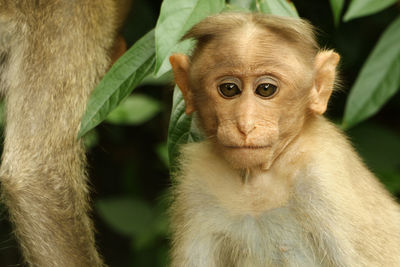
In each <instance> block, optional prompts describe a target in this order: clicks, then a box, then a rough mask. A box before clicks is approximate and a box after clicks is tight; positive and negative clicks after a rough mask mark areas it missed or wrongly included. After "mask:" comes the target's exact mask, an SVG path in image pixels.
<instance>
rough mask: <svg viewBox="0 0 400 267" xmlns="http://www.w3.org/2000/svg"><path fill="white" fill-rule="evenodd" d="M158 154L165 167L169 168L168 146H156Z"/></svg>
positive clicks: (163, 144)
mask: <svg viewBox="0 0 400 267" xmlns="http://www.w3.org/2000/svg"><path fill="white" fill-rule="evenodd" d="M156 153H157V155H158V157H159V158H160V160H161V161H162V162H163V163H164V165H165V166H166V167H167V168H168V167H169V155H168V146H167V144H166V143H162V144H158V145H157V146H156Z"/></svg>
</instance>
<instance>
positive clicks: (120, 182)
mask: <svg viewBox="0 0 400 267" xmlns="http://www.w3.org/2000/svg"><path fill="white" fill-rule="evenodd" d="M293 3H294V4H295V6H296V8H297V10H298V12H299V14H300V16H301V17H303V18H306V19H308V20H309V21H311V22H312V24H314V25H315V26H316V27H317V28H318V29H319V30H320V31H319V43H320V45H321V47H325V48H333V49H335V50H336V51H338V52H339V54H340V55H341V63H340V72H341V77H342V80H343V84H344V86H343V90H342V91H340V92H338V93H336V94H335V95H334V96H333V97H332V99H331V102H330V107H329V110H328V113H327V116H328V117H329V118H331V119H332V120H333V121H335V122H337V123H340V122H341V119H342V116H343V111H344V106H345V102H346V98H347V95H348V93H349V89H350V88H351V85H352V84H353V82H354V80H355V79H356V77H357V75H358V73H359V70H360V68H361V66H362V64H363V62H365V60H366V58H367V56H368V54H369V53H370V52H371V50H372V48H373V47H374V45H375V44H376V41H377V40H378V38H379V37H380V35H381V34H382V32H383V30H384V29H385V28H386V27H387V25H388V24H389V23H390V22H392V21H393V20H394V18H395V17H396V16H397V15H398V14H399V8H398V7H396V6H393V7H391V8H389V9H386V10H384V11H382V12H379V13H377V14H374V15H372V16H367V17H363V18H360V19H354V20H352V21H350V22H347V23H343V22H342V23H341V24H340V25H339V26H338V27H335V26H334V24H333V18H332V13H331V9H330V5H329V1H321V0H313V1H310V0H293ZM160 5H161V1H160V0H152V1H150V0H134V3H133V8H132V11H131V14H130V16H129V19H128V21H127V23H126V26H125V28H124V36H125V38H126V40H127V43H128V45H129V46H130V45H132V44H133V43H134V42H135V41H136V40H137V39H138V38H140V37H141V36H142V35H143V34H145V33H146V32H147V31H148V30H150V29H152V28H153V27H154V26H155V24H156V21H157V17H158V14H159V11H160ZM399 45H400V44H399ZM172 89H173V85H172V83H170V84H168V83H167V84H162V85H157V84H152V85H149V84H148V85H144V86H141V87H139V88H137V89H136V90H135V91H134V92H133V94H145V95H147V96H150V97H152V98H153V99H155V100H157V103H158V105H159V110H158V111H157V112H154V114H153V115H152V116H150V117H149V118H148V119H146V121H145V122H143V123H139V124H137V123H135V124H134V125H125V124H111V123H106V122H105V123H102V124H101V125H100V126H98V127H97V128H96V130H95V131H93V132H92V133H91V134H90V136H91V138H87V142H88V162H89V167H88V170H89V175H90V182H91V187H92V199H93V206H94V211H93V218H94V221H95V226H96V229H97V235H96V239H97V243H98V246H99V248H100V252H101V254H102V255H103V256H104V258H105V261H106V263H107V264H108V265H110V266H116V267H118V266H165V265H166V264H167V251H168V239H167V225H166V216H165V214H164V213H163V211H165V206H166V204H165V201H164V200H163V199H164V197H163V196H164V195H165V193H166V192H167V188H168V186H169V183H170V180H169V176H168V166H167V164H166V158H165V142H166V138H167V130H168V123H169V114H170V109H171V100H172ZM399 116H400V95H399V93H397V94H396V95H395V96H394V97H393V98H392V99H391V100H390V101H389V102H388V103H387V104H386V105H385V106H384V107H383V109H382V110H381V111H380V112H379V113H378V114H377V115H375V116H374V117H372V118H371V119H369V120H367V121H365V122H363V123H361V124H359V125H357V126H356V127H354V128H352V129H350V130H349V131H348V134H349V135H350V138H351V141H352V142H353V143H354V145H355V146H356V148H357V150H358V151H359V152H360V154H361V155H362V156H363V158H364V159H365V161H366V163H367V164H368V165H369V166H370V168H371V169H372V170H373V171H374V172H375V173H376V174H377V175H378V176H379V178H380V179H381V180H382V181H383V182H384V183H385V185H386V186H387V188H388V189H389V190H390V191H391V192H392V193H393V194H394V195H395V196H396V197H399V196H400V152H399V151H400V119H399ZM2 210H3V212H2V216H1V217H2V220H1V221H0V266H20V264H21V262H22V260H21V255H20V253H19V251H18V246H17V244H16V242H15V240H14V238H13V235H12V230H11V227H10V224H9V222H8V221H7V213H6V211H5V210H4V208H3V209H2ZM110 216H111V220H110ZM112 218H114V219H115V220H114V221H113V219H112ZM146 220H147V221H146ZM155 222H156V223H155ZM129 225H132V228H135V227H136V228H135V229H139V230H137V231H135V230H130V229H129V227H130V226H129ZM124 227H125V228H124ZM124 229H125V230H124ZM146 229H148V230H146ZM146 231H147V232H146ZM144 233H145V234H144Z"/></svg>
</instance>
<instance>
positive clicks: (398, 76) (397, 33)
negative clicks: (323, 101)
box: [342, 17, 400, 128]
mask: <svg viewBox="0 0 400 267" xmlns="http://www.w3.org/2000/svg"><path fill="white" fill-rule="evenodd" d="M399 44H400V17H398V18H397V19H396V20H395V21H394V22H392V24H391V25H389V27H388V28H387V29H386V31H385V32H384V33H383V34H382V36H381V38H380V39H379V41H378V43H377V45H376V46H375V48H374V49H373V51H372V53H371V54H370V55H369V57H368V59H367V61H366V62H365V64H364V66H363V67H362V69H361V71H360V74H359V75H358V77H357V80H356V81H355V83H354V86H353V88H352V89H351V92H350V95H349V97H348V98H347V103H346V108H345V113H344V119H343V124H342V126H343V128H348V127H351V126H353V125H355V124H356V123H358V122H360V121H362V120H365V119H366V118H368V117H370V116H372V115H374V114H375V113H376V112H378V110H379V109H380V108H381V107H382V106H383V105H384V104H385V102H386V101H387V100H388V99H389V98H390V97H391V96H393V95H394V94H395V93H396V91H397V90H398V89H399V87H400V45H399Z"/></svg>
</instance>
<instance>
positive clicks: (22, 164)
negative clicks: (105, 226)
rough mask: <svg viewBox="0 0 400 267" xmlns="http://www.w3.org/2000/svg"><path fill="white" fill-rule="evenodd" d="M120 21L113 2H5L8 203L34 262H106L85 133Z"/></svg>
mask: <svg viewBox="0 0 400 267" xmlns="http://www.w3.org/2000/svg"><path fill="white" fill-rule="evenodd" d="M125 2H126V1H125ZM119 24H120V22H119V21H118V20H117V2H116V1H113V0H106V1H92V0H90V1H86V0H81V1H69V0H68V1H67V0H62V1H55V0H54V1H53V0H50V1H48V0H46V1H41V0H39V1H25V0H24V1H19V0H13V1H7V0H0V88H1V90H2V93H3V94H4V95H5V98H6V121H7V122H6V129H5V143H4V152H3V156H2V158H3V160H2V164H1V169H0V180H1V189H2V200H3V202H4V203H5V204H6V206H7V207H8V211H9V214H10V219H11V221H12V222H13V223H14V225H15V234H16V236H17V238H18V241H19V243H20V245H21V248H22V251H23V255H24V259H25V261H26V262H27V263H28V264H29V265H30V266H41V267H43V266H57V267H62V266H66V267H67V266H68V267H70V266H103V262H102V259H101V258H100V257H99V255H98V253H97V251H96V247H95V242H94V233H93V226H92V222H91V220H90V218H89V211H90V206H89V196H88V187H87V179H86V171H85V154H84V150H83V147H82V144H81V141H80V140H77V133H78V130H79V126H80V120H81V117H82V115H83V112H84V109H85V105H86V102H87V99H88V97H89V94H90V92H91V90H92V89H93V88H94V87H95V85H96V84H97V83H98V81H99V79H100V78H101V76H102V75H103V74H104V73H105V71H106V70H107V68H108V67H109V65H110V55H111V52H110V51H111V48H112V46H113V43H114V39H115V36H116V33H117V27H119V26H120V25H119ZM1 58H2V59H3V60H1Z"/></svg>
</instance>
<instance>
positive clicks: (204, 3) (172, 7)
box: [155, 0, 225, 77]
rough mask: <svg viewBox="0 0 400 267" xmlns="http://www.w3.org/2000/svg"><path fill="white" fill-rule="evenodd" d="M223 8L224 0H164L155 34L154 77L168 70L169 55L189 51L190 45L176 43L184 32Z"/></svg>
mask: <svg viewBox="0 0 400 267" xmlns="http://www.w3.org/2000/svg"><path fill="white" fill-rule="evenodd" d="M224 6H225V1H224V0H164V2H163V3H162V5H161V11H160V16H159V18H158V21H157V26H156V32H155V40H156V67H155V75H156V77H159V76H161V75H162V74H164V73H165V72H167V71H169V70H170V68H171V67H170V65H169V62H168V57H169V56H170V55H171V53H173V52H178V51H179V52H185V51H188V50H189V49H190V47H191V44H190V43H188V42H183V43H178V42H179V39H180V38H181V37H182V36H183V35H184V34H185V32H186V31H188V30H189V29H190V28H191V27H192V26H193V25H194V24H196V23H197V22H199V21H200V20H202V19H203V18H205V17H207V16H209V15H212V14H215V13H218V12H220V11H221V10H222V9H223V8H224Z"/></svg>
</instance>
